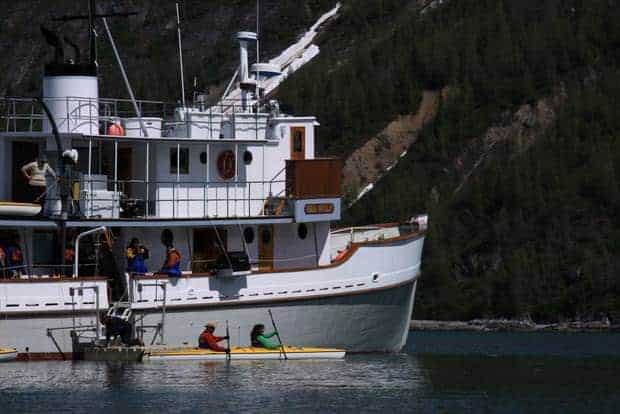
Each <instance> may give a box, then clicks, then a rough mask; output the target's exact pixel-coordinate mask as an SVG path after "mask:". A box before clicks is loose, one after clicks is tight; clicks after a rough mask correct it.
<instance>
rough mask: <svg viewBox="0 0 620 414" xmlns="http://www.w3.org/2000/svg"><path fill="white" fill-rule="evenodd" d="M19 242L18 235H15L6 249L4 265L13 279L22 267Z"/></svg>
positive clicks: (22, 258)
mask: <svg viewBox="0 0 620 414" xmlns="http://www.w3.org/2000/svg"><path fill="white" fill-rule="evenodd" d="M19 242H20V239H19V235H18V234H15V235H14V236H13V239H12V240H11V244H10V245H9V246H8V247H7V249H6V265H7V267H8V268H9V274H11V275H12V276H14V277H16V276H19V275H20V274H21V273H22V270H23V267H24V254H23V253H22V248H21V246H20V245H19Z"/></svg>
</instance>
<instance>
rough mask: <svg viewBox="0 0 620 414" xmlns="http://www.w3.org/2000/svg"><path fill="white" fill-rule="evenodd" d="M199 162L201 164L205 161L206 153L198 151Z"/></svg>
mask: <svg viewBox="0 0 620 414" xmlns="http://www.w3.org/2000/svg"><path fill="white" fill-rule="evenodd" d="M200 163H201V164H206V163H207V153H206V152H204V151H203V152H201V153H200Z"/></svg>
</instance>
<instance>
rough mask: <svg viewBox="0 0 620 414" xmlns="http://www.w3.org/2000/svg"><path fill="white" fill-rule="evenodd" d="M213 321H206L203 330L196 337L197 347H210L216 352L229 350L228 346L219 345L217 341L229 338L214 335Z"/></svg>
mask: <svg viewBox="0 0 620 414" xmlns="http://www.w3.org/2000/svg"><path fill="white" fill-rule="evenodd" d="M213 332H215V322H207V324H206V325H205V330H204V331H202V333H201V334H200V336H199V337H198V348H202V349H210V350H212V351H217V352H230V349H229V348H224V347H221V346H219V345H218V344H217V343H218V342H220V341H223V340H225V339H226V340H227V339H229V337H228V336H215V335H214V334H213Z"/></svg>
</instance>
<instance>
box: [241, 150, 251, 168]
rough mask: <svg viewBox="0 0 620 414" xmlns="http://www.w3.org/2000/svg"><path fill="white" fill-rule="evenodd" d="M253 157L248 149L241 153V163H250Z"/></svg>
mask: <svg viewBox="0 0 620 414" xmlns="http://www.w3.org/2000/svg"><path fill="white" fill-rule="evenodd" d="M253 159H254V156H253V155H252V153H251V152H250V151H245V152H244V153H243V163H244V164H245V165H250V164H252V160H253Z"/></svg>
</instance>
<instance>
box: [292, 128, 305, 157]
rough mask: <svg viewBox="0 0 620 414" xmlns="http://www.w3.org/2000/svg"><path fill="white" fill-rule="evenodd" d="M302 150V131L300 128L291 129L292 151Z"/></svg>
mask: <svg viewBox="0 0 620 414" xmlns="http://www.w3.org/2000/svg"><path fill="white" fill-rule="evenodd" d="M303 150H304V141H303V132H302V131H301V130H298V129H296V130H294V131H293V152H302V151H303Z"/></svg>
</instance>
